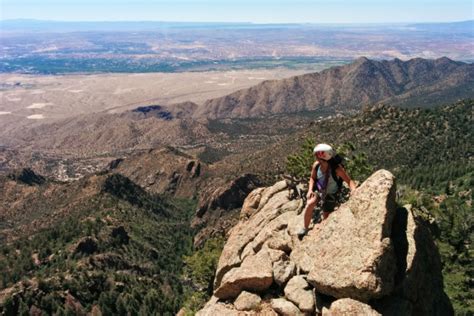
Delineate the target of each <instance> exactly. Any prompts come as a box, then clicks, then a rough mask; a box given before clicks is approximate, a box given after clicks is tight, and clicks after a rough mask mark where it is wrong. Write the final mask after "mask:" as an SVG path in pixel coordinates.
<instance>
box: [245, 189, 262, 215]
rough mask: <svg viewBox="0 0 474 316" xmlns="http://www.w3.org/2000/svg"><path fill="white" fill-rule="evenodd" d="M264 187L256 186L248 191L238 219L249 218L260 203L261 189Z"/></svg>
mask: <svg viewBox="0 0 474 316" xmlns="http://www.w3.org/2000/svg"><path fill="white" fill-rule="evenodd" d="M263 190H264V188H258V189H255V190H253V191H252V192H250V194H249V195H248V196H247V198H246V199H245V201H244V205H242V210H241V211H240V219H246V218H249V217H250V216H251V215H252V214H253V213H254V212H255V211H256V210H257V209H258V205H259V204H260V199H261V198H262V191H263Z"/></svg>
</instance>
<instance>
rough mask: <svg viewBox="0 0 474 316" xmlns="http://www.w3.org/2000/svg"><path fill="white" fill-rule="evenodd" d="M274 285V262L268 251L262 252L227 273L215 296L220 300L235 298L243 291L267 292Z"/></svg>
mask: <svg viewBox="0 0 474 316" xmlns="http://www.w3.org/2000/svg"><path fill="white" fill-rule="evenodd" d="M272 283H273V270H272V261H271V260H270V256H269V255H268V253H267V251H265V250H262V251H260V252H259V253H258V254H256V255H254V256H249V257H247V258H246V259H245V260H244V262H243V263H242V265H241V266H240V267H238V268H234V269H232V270H231V271H229V272H228V273H226V274H225V276H224V278H223V279H222V283H221V285H220V286H219V287H218V288H217V290H216V291H215V292H214V295H215V296H216V297H218V298H220V299H228V298H233V297H236V296H238V295H239V294H240V292H241V291H242V290H249V291H252V292H261V291H265V290H266V289H268V288H269V287H270V285H272Z"/></svg>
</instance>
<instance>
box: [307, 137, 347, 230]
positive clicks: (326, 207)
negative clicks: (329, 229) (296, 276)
mask: <svg viewBox="0 0 474 316" xmlns="http://www.w3.org/2000/svg"><path fill="white" fill-rule="evenodd" d="M313 154H314V156H315V158H316V161H315V162H314V164H313V167H312V169H311V177H310V179H309V185H308V194H307V195H306V198H307V204H306V208H305V211H304V228H302V229H301V230H300V231H299V232H298V236H299V237H300V238H301V237H303V236H304V235H306V234H307V233H308V227H309V224H310V222H311V218H312V217H313V210H314V207H315V206H316V205H317V204H318V202H319V201H320V200H321V201H322V210H323V220H324V219H326V218H327V217H328V216H329V214H330V213H331V212H332V211H334V208H335V207H336V203H337V194H338V193H339V189H340V185H339V184H338V179H337V178H340V179H342V180H343V181H344V182H346V183H347V185H348V186H349V188H350V190H351V193H352V192H354V190H355V188H356V184H355V182H354V181H353V180H352V179H351V178H350V177H349V175H348V174H347V173H346V170H345V169H344V167H343V166H342V165H341V164H339V163H338V162H337V160H336V159H335V156H336V155H335V151H334V150H333V149H332V147H331V146H329V145H327V144H319V145H317V146H316V147H314V150H313ZM332 169H333V170H332Z"/></svg>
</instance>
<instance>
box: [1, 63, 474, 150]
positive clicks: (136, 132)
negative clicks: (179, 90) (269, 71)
mask: <svg viewBox="0 0 474 316" xmlns="http://www.w3.org/2000/svg"><path fill="white" fill-rule="evenodd" d="M466 98H474V65H473V64H466V63H462V62H456V61H452V60H450V59H448V58H440V59H436V60H425V59H420V58H416V59H411V60H408V61H401V60H399V59H395V60H392V61H374V60H369V59H367V58H359V59H357V60H356V61H355V62H354V63H352V64H349V65H345V66H338V67H332V68H330V69H327V70H324V71H322V72H318V73H310V74H306V75H301V76H295V77H291V78H288V79H283V80H273V81H264V82H262V83H260V84H258V85H256V86H254V87H251V88H249V89H244V90H240V91H237V92H235V93H232V94H229V95H227V96H224V97H221V98H216V99H212V100H208V101H206V102H205V103H204V104H203V105H199V106H198V105H196V104H194V103H192V102H185V103H181V104H175V105H170V106H159V105H155V106H148V107H139V108H137V109H135V110H132V111H129V112H124V113H120V114H109V113H106V112H103V113H98V114H91V115H85V116H79V117H75V118H69V119H67V120H63V121H58V122H54V123H50V124H41V125H39V126H38V125H36V126H35V127H34V128H25V126H22V125H21V124H19V123H17V122H15V123H14V124H9V125H8V126H4V128H3V129H2V130H1V131H0V143H1V144H3V145H4V146H8V147H17V146H22V148H25V149H26V148H29V149H32V150H49V151H51V150H54V151H61V150H62V151H64V150H67V151H68V152H71V153H72V152H75V153H80V154H81V155H92V154H94V155H97V154H99V153H113V152H118V151H123V150H132V149H144V148H156V147H159V146H163V145H173V146H197V145H203V144H209V143H210V142H216V143H222V141H223V140H222V139H221V136H219V135H217V134H215V133H213V132H212V131H210V130H209V128H211V127H210V125H209V123H208V120H214V119H226V118H255V117H266V116H270V115H275V114H288V113H301V114H303V115H307V114H308V112H310V114H311V115H312V116H315V115H316V114H317V115H322V113H325V114H324V115H328V114H332V113H343V114H348V113H353V112H357V111H358V110H360V109H361V108H362V107H363V106H364V105H370V104H377V103H385V104H390V105H396V106H402V107H426V108H429V107H434V106H437V105H441V104H448V103H453V102H456V101H457V100H459V99H466ZM318 113H320V114H318ZM287 125H288V124H287ZM287 127H288V128H291V125H289V126H287ZM259 128H260V129H261V127H259Z"/></svg>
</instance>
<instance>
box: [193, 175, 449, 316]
mask: <svg viewBox="0 0 474 316" xmlns="http://www.w3.org/2000/svg"><path fill="white" fill-rule="evenodd" d="M395 191H396V186H395V179H394V177H393V175H392V174H391V173H390V172H388V171H385V170H380V171H377V172H376V173H374V174H373V175H372V176H371V177H370V178H369V179H367V180H366V181H365V182H364V183H363V184H362V185H361V186H360V187H359V188H357V190H356V191H355V192H354V193H353V194H352V196H351V197H350V199H349V201H348V202H346V203H345V204H343V205H341V206H340V207H339V208H338V209H337V211H335V212H334V213H333V214H331V216H329V218H328V219H327V220H325V221H323V222H321V223H318V224H316V225H314V227H311V229H310V232H309V234H308V235H307V236H305V237H304V238H303V240H299V239H298V238H297V236H296V232H297V231H298V230H299V229H300V228H301V226H302V224H303V214H302V212H301V209H302V207H303V202H302V201H301V200H300V199H292V198H291V194H290V192H289V190H288V187H287V184H286V182H284V181H281V182H278V183H276V184H275V185H273V186H272V187H268V188H263V189H262V188H259V189H256V190H254V191H253V192H252V193H250V194H249V196H248V198H247V200H246V201H245V202H244V206H243V208H242V211H241V217H240V222H239V223H238V224H237V225H236V226H234V227H233V228H232V229H231V230H230V232H229V236H228V240H227V243H226V245H225V247H224V249H223V252H222V254H221V257H220V259H219V263H218V266H217V271H216V277H215V280H214V296H213V298H212V299H211V301H209V302H208V303H207V304H206V306H205V308H204V309H203V310H201V311H200V312H199V313H198V314H199V315H211V313H218V314H221V315H232V314H235V315H238V314H239V310H240V313H241V315H243V314H242V313H245V315H247V314H248V315H263V314H264V313H265V314H266V315H267V314H272V313H273V314H279V315H305V314H307V315H309V314H314V313H315V312H321V311H322V312H323V314H326V315H342V314H351V315H352V314H353V315H358V314H364V315H379V314H383V315H386V314H387V315H399V314H400V313H402V314H403V315H451V314H453V311H452V307H451V304H450V302H449V300H448V299H447V296H446V294H445V293H444V291H443V283H442V276H441V266H440V261H439V254H438V252H437V249H436V247H435V245H434V243H433V240H432V238H431V236H430V234H429V231H428V230H426V229H425V228H424V227H423V225H422V224H421V223H418V222H417V221H416V220H415V219H414V217H413V216H412V214H411V212H410V210H407V209H404V208H397V206H396V203H395ZM246 292H250V293H253V294H251V295H252V302H257V301H258V300H259V298H260V299H261V302H260V303H259V304H260V305H259V307H255V306H254V305H252V310H251V311H249V310H248V309H247V311H245V312H243V311H242V310H243V308H242V306H243V304H242V301H243V297H244V296H248V295H250V294H245V295H243V294H242V293H246ZM255 295H257V296H258V297H256V296H255ZM264 310H265V312H263V311H264Z"/></svg>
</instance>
